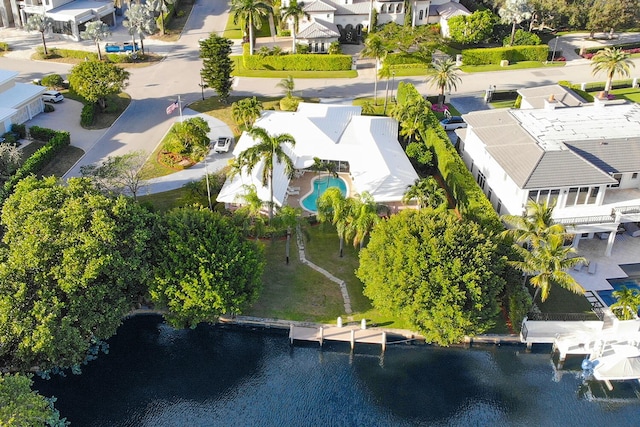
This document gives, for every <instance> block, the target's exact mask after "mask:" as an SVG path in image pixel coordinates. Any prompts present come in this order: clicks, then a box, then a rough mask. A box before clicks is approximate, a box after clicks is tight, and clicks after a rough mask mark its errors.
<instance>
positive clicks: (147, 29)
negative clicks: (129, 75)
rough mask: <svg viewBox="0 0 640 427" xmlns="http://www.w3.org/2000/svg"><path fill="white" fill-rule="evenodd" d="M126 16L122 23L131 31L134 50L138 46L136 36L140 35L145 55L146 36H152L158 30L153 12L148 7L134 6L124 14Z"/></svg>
mask: <svg viewBox="0 0 640 427" xmlns="http://www.w3.org/2000/svg"><path fill="white" fill-rule="evenodd" d="M124 16H125V20H124V21H122V25H123V26H124V27H125V28H128V29H129V34H131V38H132V41H133V46H134V50H135V45H136V34H138V37H139V38H140V51H141V52H142V54H143V55H144V37H145V35H151V34H153V33H155V32H156V30H157V29H158V27H157V26H156V20H155V18H154V17H153V12H152V11H151V10H149V8H147V7H146V6H143V5H140V4H133V5H131V6H130V7H129V8H128V9H127V10H126V12H124Z"/></svg>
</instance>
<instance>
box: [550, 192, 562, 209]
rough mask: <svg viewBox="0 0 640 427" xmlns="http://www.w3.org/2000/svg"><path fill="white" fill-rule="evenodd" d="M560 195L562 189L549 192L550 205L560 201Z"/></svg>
mask: <svg viewBox="0 0 640 427" xmlns="http://www.w3.org/2000/svg"><path fill="white" fill-rule="evenodd" d="M558 196H560V190H551V191H550V192H549V206H555V205H556V203H558Z"/></svg>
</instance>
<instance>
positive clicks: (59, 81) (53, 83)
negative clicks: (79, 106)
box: [40, 74, 64, 89]
mask: <svg viewBox="0 0 640 427" xmlns="http://www.w3.org/2000/svg"><path fill="white" fill-rule="evenodd" d="M63 82H64V79H63V78H62V76H61V75H60V74H49V75H46V76H44V77H43V78H42V80H41V81H40V84H42V86H46V87H50V88H55V89H58V88H61V87H62V85H63Z"/></svg>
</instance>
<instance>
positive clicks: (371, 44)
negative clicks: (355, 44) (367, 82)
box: [360, 34, 388, 105]
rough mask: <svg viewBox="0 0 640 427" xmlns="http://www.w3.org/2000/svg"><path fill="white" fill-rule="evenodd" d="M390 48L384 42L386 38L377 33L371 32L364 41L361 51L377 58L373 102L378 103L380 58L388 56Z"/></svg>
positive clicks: (367, 56)
mask: <svg viewBox="0 0 640 427" xmlns="http://www.w3.org/2000/svg"><path fill="white" fill-rule="evenodd" d="M387 53H388V50H387V47H386V46H385V44H384V40H383V39H382V37H380V36H379V35H377V34H370V35H369V37H367V41H365V42H364V49H362V52H360V55H362V56H363V57H364V58H375V60H376V65H375V68H376V73H375V82H374V88H373V103H374V104H375V105H378V65H379V64H380V60H381V59H383V58H384V57H385V56H387Z"/></svg>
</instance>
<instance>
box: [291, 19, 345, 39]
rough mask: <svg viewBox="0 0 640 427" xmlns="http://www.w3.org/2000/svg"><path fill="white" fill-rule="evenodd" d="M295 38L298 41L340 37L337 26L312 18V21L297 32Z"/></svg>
mask: <svg viewBox="0 0 640 427" xmlns="http://www.w3.org/2000/svg"><path fill="white" fill-rule="evenodd" d="M297 37H298V38H300V39H330V38H336V37H340V31H339V30H338V26H337V25H336V24H334V23H332V22H327V21H323V20H321V19H318V18H313V21H311V22H310V23H309V25H307V26H306V27H304V28H301V29H300V31H298V34H297Z"/></svg>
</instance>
